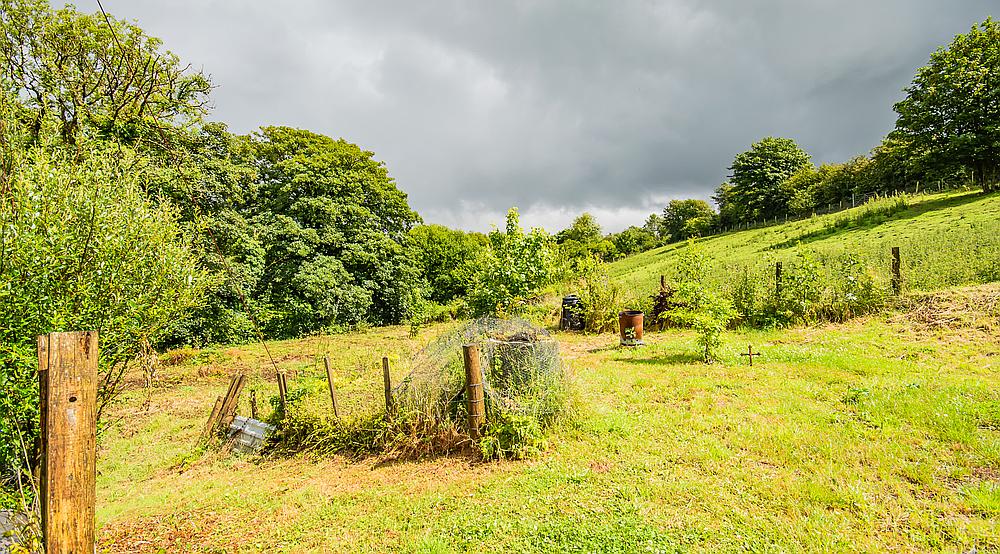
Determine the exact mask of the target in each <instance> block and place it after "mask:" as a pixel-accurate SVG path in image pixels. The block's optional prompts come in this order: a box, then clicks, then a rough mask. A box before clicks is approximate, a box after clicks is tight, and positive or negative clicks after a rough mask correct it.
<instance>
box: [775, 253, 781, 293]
mask: <svg viewBox="0 0 1000 554" xmlns="http://www.w3.org/2000/svg"><path fill="white" fill-rule="evenodd" d="M774 297H775V298H781V262H774Z"/></svg>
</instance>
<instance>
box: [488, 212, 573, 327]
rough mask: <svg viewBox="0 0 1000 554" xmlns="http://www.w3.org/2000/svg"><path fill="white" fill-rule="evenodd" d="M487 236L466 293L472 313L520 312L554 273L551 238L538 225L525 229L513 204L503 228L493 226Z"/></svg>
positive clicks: (550, 280) (553, 254) (554, 265)
mask: <svg viewBox="0 0 1000 554" xmlns="http://www.w3.org/2000/svg"><path fill="white" fill-rule="evenodd" d="M487 240H488V242H487V248H486V252H485V254H484V260H483V262H482V266H481V267H480V269H479V271H478V272H477V273H476V276H475V278H474V280H473V285H472V291H471V293H470V295H469V306H470V307H471V308H472V312H473V315H477V316H483V315H501V314H505V315H514V314H517V313H520V311H521V310H522V309H523V307H524V306H525V304H527V303H528V302H529V301H530V300H531V299H532V298H533V297H534V296H537V295H538V294H539V292H540V291H541V289H542V288H543V287H544V286H546V285H548V284H550V283H551V282H552V280H553V277H554V276H555V273H556V256H555V252H554V248H553V244H552V239H551V237H549V235H548V234H547V233H546V232H545V231H544V230H542V229H532V230H531V231H530V232H528V233H525V232H524V230H523V229H522V228H521V225H520V223H519V217H518V213H517V208H511V209H510V211H508V212H507V225H506V229H505V231H500V230H498V229H494V230H493V231H491V232H490V233H489V235H488V236H487Z"/></svg>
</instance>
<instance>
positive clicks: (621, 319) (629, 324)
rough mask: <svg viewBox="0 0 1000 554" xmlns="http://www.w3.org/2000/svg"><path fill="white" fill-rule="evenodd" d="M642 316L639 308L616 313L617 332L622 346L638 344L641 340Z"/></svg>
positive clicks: (640, 343)
mask: <svg viewBox="0 0 1000 554" xmlns="http://www.w3.org/2000/svg"><path fill="white" fill-rule="evenodd" d="M642 316H643V313H642V312H641V311H639V310H625V311H624V312H619V313H618V332H619V334H620V335H621V345H622V346H640V345H642V344H643V342H642Z"/></svg>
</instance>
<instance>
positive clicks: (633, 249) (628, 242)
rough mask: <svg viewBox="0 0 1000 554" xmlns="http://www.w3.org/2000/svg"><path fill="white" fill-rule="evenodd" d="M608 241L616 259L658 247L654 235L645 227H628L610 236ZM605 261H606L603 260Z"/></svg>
mask: <svg viewBox="0 0 1000 554" xmlns="http://www.w3.org/2000/svg"><path fill="white" fill-rule="evenodd" d="M651 217H652V216H651ZM609 240H610V241H611V243H612V244H613V245H614V247H615V252H616V254H617V256H618V257H625V256H631V255H632V254H638V253H639V252H645V251H646V250H650V249H653V248H656V247H657V246H658V245H659V241H658V240H657V238H656V234H655V233H654V232H650V231H649V230H648V229H646V228H645V227H635V226H632V227H629V228H627V229H625V230H623V231H622V232H620V233H615V234H613V235H611V236H610V237H609ZM605 260H607V259H606V258H605Z"/></svg>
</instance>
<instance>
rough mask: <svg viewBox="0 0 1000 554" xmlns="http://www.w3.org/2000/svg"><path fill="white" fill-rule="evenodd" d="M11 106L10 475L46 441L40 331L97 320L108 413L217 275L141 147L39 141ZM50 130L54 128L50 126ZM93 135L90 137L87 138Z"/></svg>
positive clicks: (4, 412) (3, 348)
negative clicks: (205, 266)
mask: <svg viewBox="0 0 1000 554" xmlns="http://www.w3.org/2000/svg"><path fill="white" fill-rule="evenodd" d="M11 108H12V106H11V104H10V103H9V102H8V103H6V104H5V106H4V113H2V114H0V121H2V122H3V124H4V130H3V131H4V132H3V136H2V137H0V140H2V141H3V145H2V146H3V148H2V150H3V171H2V172H0V175H2V178H0V179H2V180H0V191H2V193H3V195H2V198H3V201H2V202H0V304H2V305H3V307H4V308H3V310H2V311H0V390H3V391H4V394H3V395H2V396H0V416H2V417H0V473H2V479H3V480H4V482H5V484H6V485H10V484H11V481H10V480H11V479H14V478H16V476H17V474H18V472H19V471H23V470H24V464H25V463H26V462H27V461H26V460H25V459H24V458H25V452H24V450H23V449H22V446H25V445H26V446H27V448H28V453H29V456H28V457H29V458H31V457H32V456H33V454H31V451H32V450H33V448H34V445H35V437H36V436H37V432H38V430H37V421H38V386H37V378H36V376H35V368H36V367H37V359H36V354H35V349H36V337H37V336H38V335H41V334H45V333H49V332H52V331H79V330H95V331H98V333H99V337H100V339H99V340H100V380H99V381H100V390H99V393H98V403H99V405H98V413H99V415H100V414H101V412H103V409H104V408H105V406H106V405H107V403H108V402H110V401H111V400H112V399H113V398H114V397H115V394H116V393H117V392H118V391H119V390H121V387H122V375H123V373H124V371H125V368H126V365H127V364H128V363H129V362H130V360H132V359H133V358H135V356H136V355H137V354H138V353H139V352H140V350H141V349H143V348H145V347H147V346H148V345H149V344H150V343H156V342H157V341H159V340H160V339H161V338H162V337H163V335H164V334H165V333H166V332H167V331H168V330H169V327H170V325H171V324H172V323H173V322H175V321H176V320H177V319H178V318H179V317H180V316H181V315H182V314H184V313H185V311H187V310H188V309H189V308H191V307H192V306H194V305H196V303H197V301H198V300H199V298H200V296H201V291H202V290H203V289H204V286H205V284H206V276H205V275H204V274H203V273H202V272H200V271H198V270H197V269H196V261H195V258H194V256H193V255H192V254H191V253H190V250H189V249H188V247H187V245H186V244H185V242H184V240H183V239H182V236H181V228H180V226H179V225H178V223H177V217H178V214H177V212H176V210H175V209H173V208H172V207H170V206H169V205H167V204H159V205H157V204H154V203H153V202H151V201H150V200H149V199H148V198H147V196H146V195H145V194H144V192H143V187H144V185H145V184H146V183H147V182H148V175H147V174H145V173H144V172H143V171H140V170H137V169H136V168H137V167H141V166H142V164H141V163H140V158H139V157H138V156H137V155H135V154H134V153H132V152H130V151H129V149H127V148H124V147H120V148H114V149H112V148H110V147H109V146H108V145H106V144H104V143H100V142H93V143H91V142H88V143H87V144H86V151H87V152H88V155H87V156H86V157H85V158H82V159H77V158H76V155H75V152H63V151H61V150H60V149H59V148H58V147H54V146H51V145H46V144H39V143H34V144H35V145H34V146H28V145H27V142H26V141H27V140H29V139H27V138H26V137H25V134H26V133H27V132H25V133H22V134H18V129H19V127H18V125H17V124H16V121H15V120H14V119H12V118H11V111H10V110H11ZM40 136H44V135H40ZM84 140H86V139H85V138H84V137H82V136H81V137H78V138H77V141H78V142H81V143H82V142H83V141H84Z"/></svg>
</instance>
